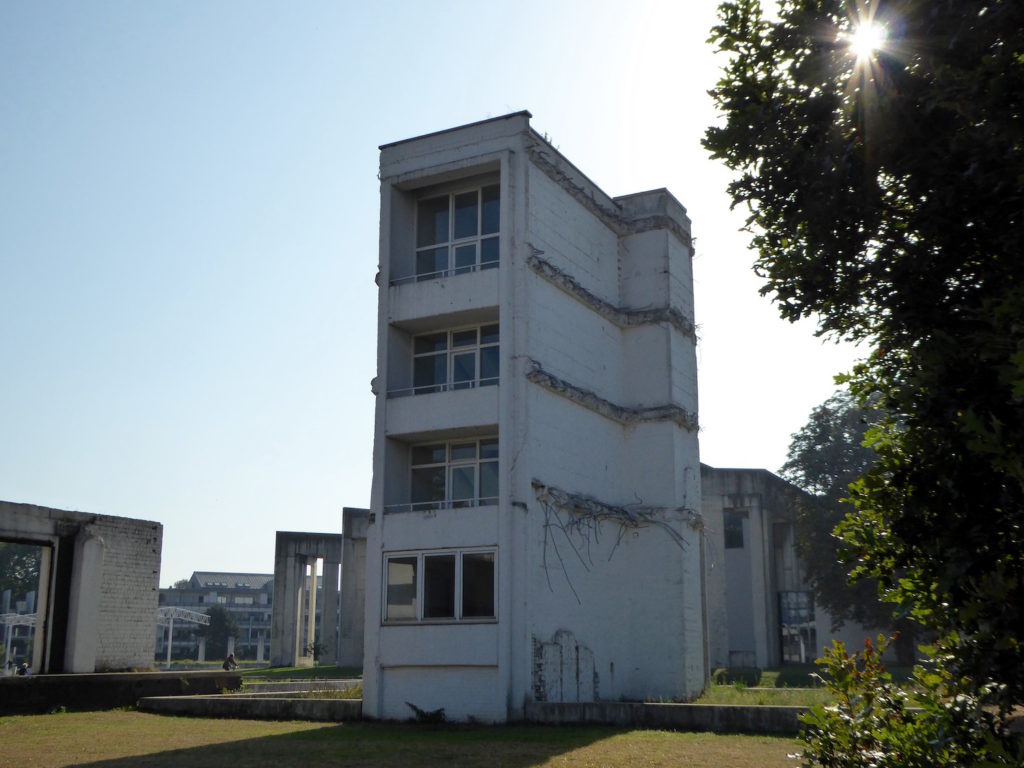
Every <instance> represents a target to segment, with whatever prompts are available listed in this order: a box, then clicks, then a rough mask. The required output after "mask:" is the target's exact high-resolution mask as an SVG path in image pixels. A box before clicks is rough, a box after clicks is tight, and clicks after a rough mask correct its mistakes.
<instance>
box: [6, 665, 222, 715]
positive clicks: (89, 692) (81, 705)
mask: <svg viewBox="0 0 1024 768" xmlns="http://www.w3.org/2000/svg"><path fill="white" fill-rule="evenodd" d="M241 685H242V676H241V674H239V673H238V672H221V671H214V672H96V673H91V674H85V675H29V676H27V677H0V714H5V715H7V714H29V713H39V712H52V711H53V710H55V709H59V708H61V707H63V708H65V709H69V710H95V709H112V708H114V707H132V706H135V704H136V702H138V701H139V699H140V698H142V697H144V696H171V695H181V694H191V693H198V694H202V693H219V692H221V691H234V690H238V689H239V688H240V687H241Z"/></svg>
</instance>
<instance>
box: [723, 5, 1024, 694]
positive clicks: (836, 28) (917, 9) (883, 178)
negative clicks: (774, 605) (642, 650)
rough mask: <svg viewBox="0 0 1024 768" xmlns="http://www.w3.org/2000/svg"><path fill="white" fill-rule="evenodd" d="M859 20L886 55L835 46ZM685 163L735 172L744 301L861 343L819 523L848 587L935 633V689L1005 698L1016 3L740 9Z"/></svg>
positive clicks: (1020, 111)
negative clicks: (847, 478) (844, 566)
mask: <svg viewBox="0 0 1024 768" xmlns="http://www.w3.org/2000/svg"><path fill="white" fill-rule="evenodd" d="M866 15H874V18H875V19H876V21H878V22H881V23H883V24H885V26H886V27H887V30H888V35H889V37H888V43H887V47H886V48H884V49H882V50H881V51H879V52H878V53H877V54H876V55H875V56H873V57H869V58H866V59H862V60H860V61H858V60H857V59H856V58H855V56H854V55H853V53H852V51H851V49H850V47H849V46H848V44H847V40H846V38H845V37H844V34H845V33H848V32H849V31H851V29H852V27H853V25H854V24H855V23H856V22H857V20H858V19H859V18H860V17H862V16H866ZM720 20H721V23H720V24H719V25H718V26H716V27H715V28H714V30H713V31H712V40H713V41H714V42H715V43H717V45H718V47H719V49H720V50H722V51H724V52H726V53H727V54H728V55H729V63H728V65H727V67H726V69H725V71H724V75H723V77H722V79H721V81H720V82H719V85H718V87H717V88H716V89H715V90H714V91H713V96H714V99H715V101H716V102H717V105H718V107H719V108H720V110H721V111H722V113H723V114H724V122H723V123H722V124H721V125H719V126H716V127H712V128H710V129H709V130H708V131H707V134H706V136H705V141H704V144H705V147H706V148H708V149H709V150H710V151H711V153H712V155H713V156H714V157H716V158H720V159H722V160H723V161H724V162H725V163H726V164H727V165H728V166H729V167H730V168H732V169H734V170H735V171H736V172H737V176H736V178H735V180H734V181H733V182H732V184H731V185H730V193H731V195H732V198H733V202H734V204H737V205H745V206H747V207H748V210H749V212H750V216H749V219H748V225H749V228H750V231H751V233H752V243H753V247H754V249H755V250H756V252H757V257H756V261H755V269H756V270H757V272H758V273H759V274H760V275H761V276H762V277H763V278H764V280H765V285H764V287H763V292H764V293H766V294H769V295H771V296H772V297H773V298H774V300H775V301H776V302H777V304H778V307H779V309H780V312H781V313H782V315H783V316H784V317H786V318H788V319H796V318H799V317H806V316H814V317H816V318H818V321H819V327H820V331H821V333H823V334H825V335H832V336H837V337H845V338H850V339H860V340H864V341H866V342H867V343H869V344H870V345H871V346H872V348H873V351H872V353H871V355H870V356H868V357H867V359H866V360H865V361H864V362H863V363H862V364H861V365H859V366H858V367H857V368H856V369H855V370H854V372H853V374H852V376H851V377H850V385H851V390H852V392H853V393H854V394H855V395H856V396H857V397H859V398H860V399H861V401H862V402H866V401H868V400H869V399H874V400H876V401H877V403H878V406H879V407H880V408H881V409H882V410H884V411H885V412H886V413H887V414H889V416H888V417H887V420H886V421H885V422H884V423H883V424H881V425H879V427H878V428H877V429H876V430H874V431H873V433H872V435H871V441H872V447H873V448H874V450H875V451H876V453H877V455H878V460H877V461H876V463H875V464H874V465H873V467H872V468H871V469H870V470H868V472H867V473H866V475H865V477H864V478H863V479H862V480H861V481H859V482H858V483H857V484H856V485H855V486H854V489H853V496H852V498H853V501H854V505H855V508H856V514H855V515H852V516H850V517H849V518H848V519H847V520H846V521H845V522H844V523H843V524H842V526H841V531H842V535H843V536H844V538H845V539H846V541H847V542H848V543H849V545H850V546H851V547H852V548H853V549H854V551H855V552H856V556H857V561H856V567H855V569H854V573H855V575H865V576H873V577H875V578H878V579H879V580H880V582H881V583H882V585H883V587H884V589H885V590H886V592H887V597H888V598H889V599H892V600H894V601H895V602H897V603H899V604H900V605H901V607H902V609H903V610H904V611H907V612H910V613H911V614H912V615H913V616H914V617H915V618H916V619H917V620H918V621H920V622H921V623H923V624H924V625H926V626H928V627H931V628H933V629H935V630H936V631H938V632H940V633H942V635H943V645H942V651H943V652H945V653H947V654H948V655H947V656H946V660H947V663H948V664H949V665H950V669H949V671H950V673H951V674H952V675H953V678H954V679H956V680H962V681H967V682H968V683H969V685H970V686H972V688H971V690H973V691H974V692H982V691H984V692H985V695H986V696H992V697H993V699H992V700H993V701H995V702H997V703H998V704H999V705H1001V707H1002V708H1003V709H1004V710H1005V709H1006V708H1008V707H1009V706H1011V705H1013V704H1016V703H1022V702H1024V646H1022V645H1021V643H1020V640H1019V639H1020V638H1021V635H1022V632H1021V630H1022V629H1024V280H1022V278H1024V268H1022V261H1021V257H1022V254H1024V3H1020V2H1016V1H1015V0H1013V1H1011V0H955V2H954V0H937V1H936V2H930V3H920V2H916V1H913V2H912V1H911V0H892V2H887V3H886V2H875V3H864V2H855V1H854V0H782V2H781V3H780V10H779V15H778V18H777V20H771V21H769V20H767V19H765V18H764V16H763V15H762V14H761V11H760V8H759V4H758V2H757V0H735V1H734V2H725V3H723V4H722V5H721V7H720Z"/></svg>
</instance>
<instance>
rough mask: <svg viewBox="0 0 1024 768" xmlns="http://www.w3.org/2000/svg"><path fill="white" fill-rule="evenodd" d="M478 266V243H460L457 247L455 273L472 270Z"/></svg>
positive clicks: (459, 273) (460, 273) (461, 273)
mask: <svg viewBox="0 0 1024 768" xmlns="http://www.w3.org/2000/svg"><path fill="white" fill-rule="evenodd" d="M475 267H476V243H471V244H470V245H460V246H459V247H458V248H456V249H455V274H457V275H463V274H465V273H466V272H472V271H473V269H474V268H475Z"/></svg>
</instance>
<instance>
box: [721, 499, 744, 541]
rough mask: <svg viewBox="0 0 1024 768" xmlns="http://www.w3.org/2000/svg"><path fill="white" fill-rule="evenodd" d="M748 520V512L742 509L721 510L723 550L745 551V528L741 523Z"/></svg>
mask: <svg viewBox="0 0 1024 768" xmlns="http://www.w3.org/2000/svg"><path fill="white" fill-rule="evenodd" d="M748 518H749V512H747V510H744V509H723V510H722V543H723V549H746V543H747V533H746V530H745V529H746V528H747V526H746V525H744V524H743V522H744V521H745V520H747V519H748ZM737 542H738V543H737Z"/></svg>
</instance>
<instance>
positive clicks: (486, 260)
mask: <svg viewBox="0 0 1024 768" xmlns="http://www.w3.org/2000/svg"><path fill="white" fill-rule="evenodd" d="M496 266H498V238H496V237H489V238H487V239H486V240H481V241H480V269H490V268H492V267H496Z"/></svg>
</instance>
